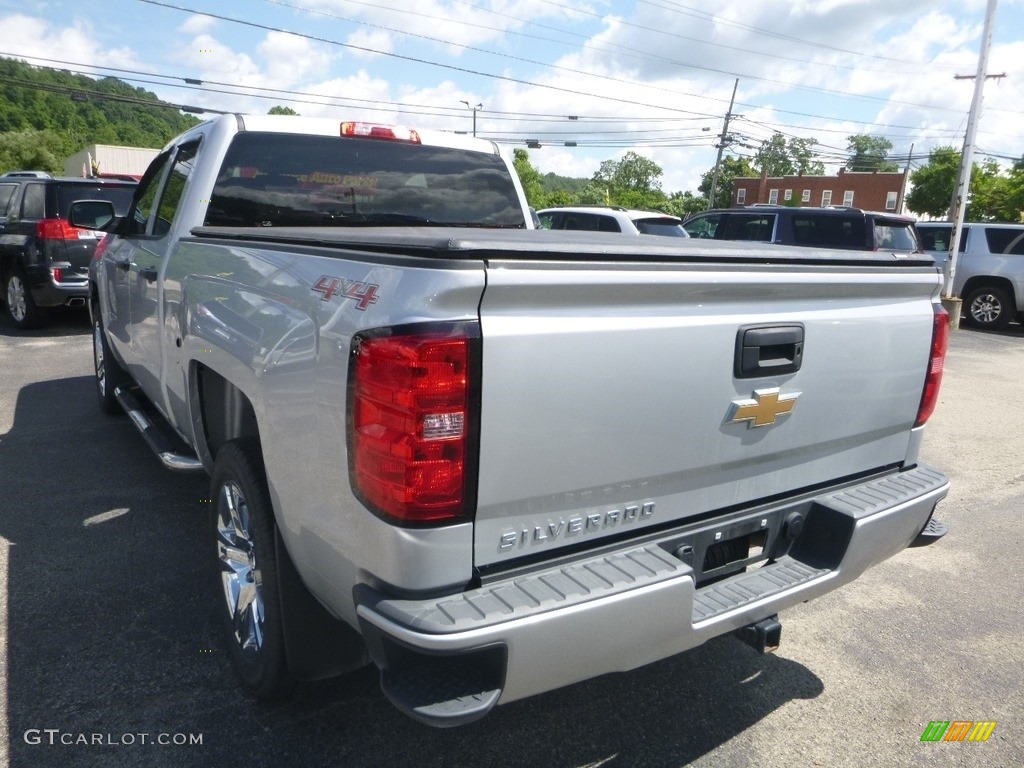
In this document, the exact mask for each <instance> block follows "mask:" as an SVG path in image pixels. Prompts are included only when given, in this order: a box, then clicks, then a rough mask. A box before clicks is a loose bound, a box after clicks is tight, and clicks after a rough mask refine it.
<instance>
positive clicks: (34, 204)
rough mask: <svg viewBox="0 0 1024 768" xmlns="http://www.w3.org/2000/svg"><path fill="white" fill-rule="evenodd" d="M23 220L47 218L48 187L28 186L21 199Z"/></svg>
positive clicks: (40, 185)
mask: <svg viewBox="0 0 1024 768" xmlns="http://www.w3.org/2000/svg"><path fill="white" fill-rule="evenodd" d="M21 218H23V219H44V218H46V185H45V184H28V185H26V186H25V194H24V196H23V197H22V199H21Z"/></svg>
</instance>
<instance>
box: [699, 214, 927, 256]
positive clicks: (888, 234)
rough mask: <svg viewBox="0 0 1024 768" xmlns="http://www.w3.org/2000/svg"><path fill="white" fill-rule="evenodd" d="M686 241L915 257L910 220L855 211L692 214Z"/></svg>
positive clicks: (917, 248)
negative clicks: (706, 240) (724, 241)
mask: <svg viewBox="0 0 1024 768" xmlns="http://www.w3.org/2000/svg"><path fill="white" fill-rule="evenodd" d="M683 229H685V230H686V231H687V232H688V233H689V235H690V237H698V238H706V239H713V240H747V241H754V242H761V243H779V244H783V245H803V246H807V247H813V248H846V249H851V250H858V251H892V252H894V253H916V252H918V251H920V250H921V246H920V243H919V241H918V238H917V232H916V230H915V229H914V219H912V218H910V217H909V216H898V215H895V214H891V213H876V212H874V211H862V210H861V209H859V208H812V207H800V208H791V207H788V206H782V205H754V206H750V207H747V208H722V209H717V210H712V211H705V212H703V213H695V214H693V215H692V216H690V217H689V218H687V219H686V220H685V221H684V222H683Z"/></svg>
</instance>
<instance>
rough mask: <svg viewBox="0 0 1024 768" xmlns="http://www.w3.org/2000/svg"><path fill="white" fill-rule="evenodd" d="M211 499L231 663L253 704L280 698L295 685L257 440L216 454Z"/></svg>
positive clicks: (247, 440) (246, 440) (229, 445)
mask: <svg viewBox="0 0 1024 768" xmlns="http://www.w3.org/2000/svg"><path fill="white" fill-rule="evenodd" d="M210 498H211V499H212V500H213V506H214V509H213V535H214V538H215V541H216V565H217V589H218V592H219V593H220V595H221V616H222V620H223V623H224V627H225V629H226V630H227V636H228V643H229V652H230V656H231V663H232V665H233V666H234V668H235V672H236V673H237V674H238V676H239V678H241V680H242V683H243V684H244V685H245V687H246V688H247V689H248V690H249V692H250V693H252V694H253V695H254V696H256V697H257V698H261V699H271V698H278V697H280V696H284V695H286V694H287V693H289V692H290V691H291V689H292V686H293V680H292V678H291V676H290V675H289V673H288V669H287V664H286V660H285V649H284V634H283V631H282V619H281V598H280V594H279V592H278V579H277V557H276V553H275V549H274V539H275V523H274V515H273V510H272V507H271V504H270V494H269V492H268V490H267V481H266V476H265V474H264V469H263V456H262V452H261V450H260V445H259V443H258V442H257V441H256V440H254V439H251V438H243V439H240V440H233V441H231V442H229V443H227V444H226V445H224V447H222V448H221V449H220V451H218V453H217V460H216V462H215V463H214V468H213V476H212V482H211V497H210Z"/></svg>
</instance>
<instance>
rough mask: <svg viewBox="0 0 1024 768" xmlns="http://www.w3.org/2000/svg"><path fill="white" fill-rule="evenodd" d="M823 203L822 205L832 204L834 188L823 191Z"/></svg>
mask: <svg viewBox="0 0 1024 768" xmlns="http://www.w3.org/2000/svg"><path fill="white" fill-rule="evenodd" d="M821 204H822V205H832V190H831V189H826V190H825V191H824V192H822V193H821Z"/></svg>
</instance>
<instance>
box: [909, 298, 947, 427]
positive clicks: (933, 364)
mask: <svg viewBox="0 0 1024 768" xmlns="http://www.w3.org/2000/svg"><path fill="white" fill-rule="evenodd" d="M933 309H934V311H935V314H934V318H933V320H932V349H931V354H929V356H928V373H927V375H926V376H925V379H924V391H923V392H922V393H921V405H920V407H919V408H918V409H917V420H916V421H915V422H914V426H915V427H920V426H921V425H922V424H924V423H925V422H926V421H928V417H929V416H931V415H932V411H934V410H935V406H936V405H937V404H938V402H939V385H940V384H942V369H943V367H944V365H945V362H946V347H947V346H948V344H949V313H948V312H947V311H946V310H945V309H943V308H942V307H941V306H939V305H938V304H936V305H933Z"/></svg>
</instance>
